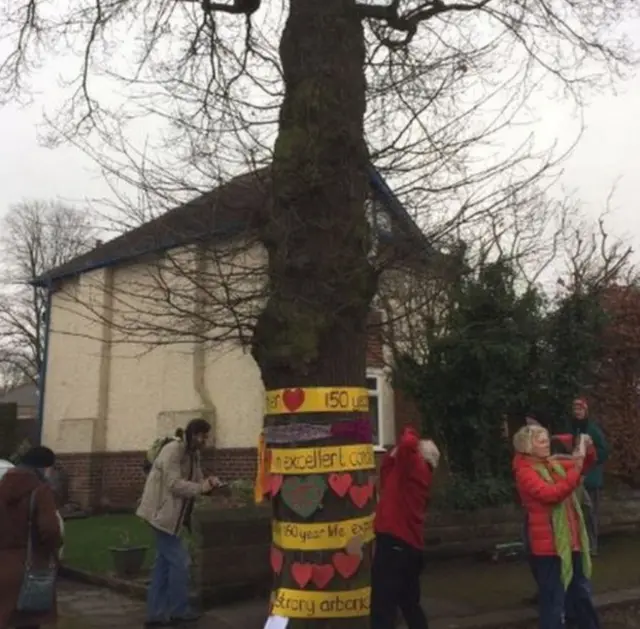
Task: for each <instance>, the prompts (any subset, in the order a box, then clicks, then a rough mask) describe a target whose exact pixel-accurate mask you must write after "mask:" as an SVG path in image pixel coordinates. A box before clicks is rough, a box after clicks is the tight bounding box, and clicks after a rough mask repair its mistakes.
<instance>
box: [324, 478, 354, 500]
mask: <svg viewBox="0 0 640 629" xmlns="http://www.w3.org/2000/svg"><path fill="white" fill-rule="evenodd" d="M352 484H353V479H352V478H351V474H330V475H329V487H331V489H333V491H334V492H335V493H336V495H338V496H340V498H344V497H345V496H346V495H347V492H348V491H349V487H351V485H352Z"/></svg>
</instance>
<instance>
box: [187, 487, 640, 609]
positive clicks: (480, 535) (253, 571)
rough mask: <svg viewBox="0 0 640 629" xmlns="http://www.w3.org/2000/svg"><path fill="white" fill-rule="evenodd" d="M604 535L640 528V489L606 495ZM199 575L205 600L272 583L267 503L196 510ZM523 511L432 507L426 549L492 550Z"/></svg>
mask: <svg viewBox="0 0 640 629" xmlns="http://www.w3.org/2000/svg"><path fill="white" fill-rule="evenodd" d="M600 519H601V530H602V533H603V534H604V535H607V534H612V533H616V532H620V531H624V530H630V529H638V528H640V491H624V492H621V493H619V494H618V495H616V496H611V497H605V498H603V500H602V507H601V518H600ZM196 522H197V529H196V530H197V539H196V548H195V560H196V565H195V566H194V576H195V580H196V582H197V589H198V591H199V594H200V595H201V597H202V599H203V602H204V603H205V604H212V603H219V602H228V601H231V600H238V599H242V598H247V597H251V596H256V595H259V594H264V593H266V592H267V591H268V590H269V587H270V585H271V571H270V567H269V546H270V539H271V533H270V511H269V508H268V507H245V508H240V509H216V508H215V506H211V505H209V506H208V507H206V508H203V509H199V510H198V511H197V512H196ZM521 534H522V512H521V510H520V509H519V508H517V507H515V506H507V507H501V508H495V509H481V510H478V511H474V512H469V513H467V512H451V513H442V512H436V511H434V512H432V513H430V514H429V517H428V522H427V530H426V540H427V548H426V554H427V555H428V556H430V557H438V558H445V557H456V556H466V555H471V554H475V553H482V552H487V551H490V550H492V549H493V548H494V546H495V544H499V543H502V542H513V541H518V540H519V539H520V536H521Z"/></svg>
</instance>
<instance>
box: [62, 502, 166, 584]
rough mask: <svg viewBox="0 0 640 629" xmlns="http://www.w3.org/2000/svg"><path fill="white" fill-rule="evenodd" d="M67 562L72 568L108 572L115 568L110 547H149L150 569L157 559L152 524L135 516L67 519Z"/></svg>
mask: <svg viewBox="0 0 640 629" xmlns="http://www.w3.org/2000/svg"><path fill="white" fill-rule="evenodd" d="M64 537H65V540H64V557H63V562H64V563H65V564H66V565H68V566H70V567H71V568H77V569H79V570H85V571H87V572H93V573H95V574H107V573H109V572H111V571H112V570H113V564H112V561H111V553H110V552H109V548H112V547H114V546H116V547H117V546H123V545H130V546H149V549H150V550H149V552H148V553H147V558H146V566H145V567H146V568H148V567H149V566H150V565H151V562H152V561H153V536H152V534H151V530H150V529H149V526H148V525H147V524H146V523H145V522H143V521H142V520H141V519H140V518H137V517H136V516H134V515H127V514H124V515H101V516H95V517H90V518H83V519H78V520H67V521H66V522H65V536H64Z"/></svg>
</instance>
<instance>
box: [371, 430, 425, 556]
mask: <svg viewBox="0 0 640 629" xmlns="http://www.w3.org/2000/svg"><path fill="white" fill-rule="evenodd" d="M418 444H419V437H418V435H417V433H416V432H415V431H413V430H411V429H407V430H405V432H404V434H403V435H402V437H401V438H400V442H399V443H398V445H397V446H396V447H395V448H394V449H393V450H392V451H391V452H388V453H387V454H386V455H385V457H384V459H383V460H382V466H381V468H380V499H379V501H378V507H377V509H376V519H375V531H376V533H383V534H386V535H391V536H393V537H395V538H397V539H400V540H402V541H403V542H405V543H406V544H409V546H412V547H413V548H418V549H423V548H424V522H425V517H426V511H427V503H428V501H429V490H430V488H431V478H432V475H433V472H432V470H431V467H430V465H429V464H428V463H427V462H426V461H425V460H424V459H423V458H422V455H421V454H420V452H419V449H418Z"/></svg>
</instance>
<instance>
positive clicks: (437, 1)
mask: <svg viewBox="0 0 640 629" xmlns="http://www.w3.org/2000/svg"><path fill="white" fill-rule="evenodd" d="M490 1H491V0H480V1H479V2H453V3H449V4H447V3H446V2H443V1H442V0H431V1H430V2H427V3H425V4H423V5H421V6H419V7H417V8H415V9H413V10H411V11H408V12H407V13H405V14H401V13H400V0H392V2H391V3H390V4H388V5H385V6H380V5H377V6H372V5H358V11H359V13H360V15H361V16H362V17H363V18H366V19H371V20H377V21H382V22H386V23H387V26H389V28H391V29H393V30H394V31H399V32H402V33H405V37H404V39H402V40H399V41H392V40H389V39H383V41H382V43H384V44H385V45H387V46H390V47H396V48H397V47H401V46H405V45H407V44H408V43H410V42H411V40H412V39H413V37H414V36H415V34H416V32H417V30H418V26H419V24H420V23H421V22H426V21H427V20H429V19H431V18H432V17H435V16H437V15H441V14H443V13H448V12H451V11H457V12H468V11H475V10H479V9H482V8H483V7H484V6H485V5H487V4H489V2H490Z"/></svg>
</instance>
